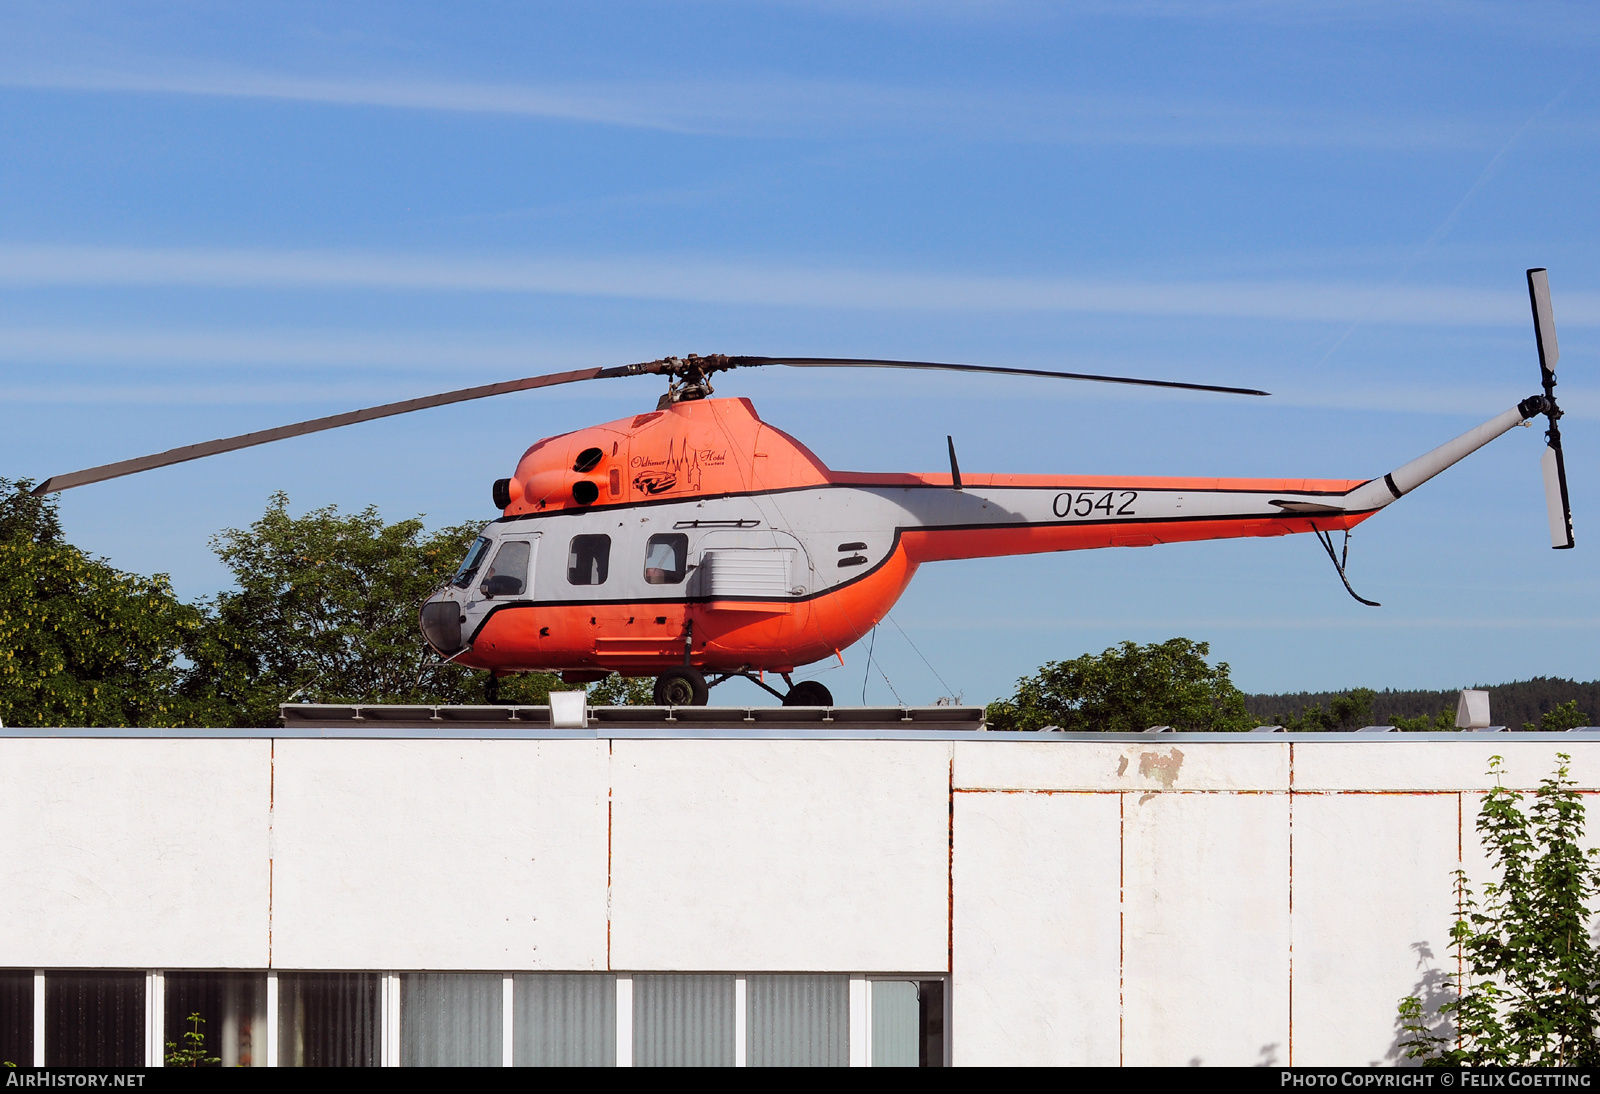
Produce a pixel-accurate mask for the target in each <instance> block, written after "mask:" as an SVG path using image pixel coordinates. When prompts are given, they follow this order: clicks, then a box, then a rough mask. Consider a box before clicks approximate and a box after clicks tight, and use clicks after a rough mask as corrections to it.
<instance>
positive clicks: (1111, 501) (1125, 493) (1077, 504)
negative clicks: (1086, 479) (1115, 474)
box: [1051, 490, 1139, 517]
mask: <svg viewBox="0 0 1600 1094" xmlns="http://www.w3.org/2000/svg"><path fill="white" fill-rule="evenodd" d="M1138 497H1139V492H1138V491H1137V490H1068V491H1064V492H1063V493H1060V494H1057V495H1056V499H1055V502H1054V503H1053V505H1052V506H1051V508H1052V509H1053V510H1054V511H1055V514H1056V516H1058V517H1092V516H1103V517H1131V516H1134V515H1135V514H1134V511H1133V503H1134V501H1136V500H1137V499H1138Z"/></svg>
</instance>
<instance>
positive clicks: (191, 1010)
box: [161, 972, 267, 1067]
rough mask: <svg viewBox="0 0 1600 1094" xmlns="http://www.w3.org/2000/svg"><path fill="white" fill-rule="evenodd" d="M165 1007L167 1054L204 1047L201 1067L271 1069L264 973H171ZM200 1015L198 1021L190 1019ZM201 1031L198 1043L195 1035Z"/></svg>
mask: <svg viewBox="0 0 1600 1094" xmlns="http://www.w3.org/2000/svg"><path fill="white" fill-rule="evenodd" d="M165 993H166V1005H165V1007H164V1008H163V1011H164V1014H163V1025H162V1031H163V1032H162V1037H161V1044H162V1052H163V1054H164V1056H165V1057H166V1059H167V1066H169V1067H171V1066H175V1062H174V1061H173V1059H172V1056H173V1054H174V1052H184V1051H186V1050H190V1049H196V1048H198V1049H201V1050H202V1053H201V1056H202V1059H203V1060H215V1061H216V1062H215V1063H206V1062H200V1063H196V1064H193V1065H187V1066H195V1067H266V1066H267V1057H266V1052H267V974H266V973H260V972H169V973H167V975H166V986H165ZM193 1014H198V1015H199V1016H200V1019H201V1021H200V1022H199V1023H195V1022H193V1021H192V1020H191V1019H190V1015H193ZM195 1032H198V1033H199V1034H200V1036H201V1038H203V1039H202V1040H201V1041H199V1042H196V1041H195V1040H193V1039H192V1038H191V1037H190V1036H188V1035H189V1034H192V1033H195Z"/></svg>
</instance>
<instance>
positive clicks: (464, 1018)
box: [400, 551, 505, 1067]
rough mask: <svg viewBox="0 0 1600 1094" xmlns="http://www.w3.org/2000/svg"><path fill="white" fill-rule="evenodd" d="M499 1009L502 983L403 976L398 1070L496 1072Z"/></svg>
mask: <svg viewBox="0 0 1600 1094" xmlns="http://www.w3.org/2000/svg"><path fill="white" fill-rule="evenodd" d="M501 553H502V554H503V553H504V552H503V551H502V552H501ZM504 1006H505V980H504V979H503V978H502V977H499V976H493V975H483V974H479V973H454V972H416V973H406V974H405V976H403V977H401V980H400V1064H401V1066H402V1067H499V1066H500V1053H501V1050H502V1049H503V1048H504V1047H505V1022H504V1019H503V1018H502V1017H501V1015H502V1012H503V1009H504Z"/></svg>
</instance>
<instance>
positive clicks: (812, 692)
mask: <svg viewBox="0 0 1600 1094" xmlns="http://www.w3.org/2000/svg"><path fill="white" fill-rule="evenodd" d="M783 705H784V706H786V707H831V706H833V692H831V691H829V690H828V689H827V688H825V687H823V686H822V685H821V684H819V683H817V681H815V680H802V681H800V682H799V683H798V684H796V685H795V686H794V687H792V688H790V689H789V694H788V695H785V696H784V697H783Z"/></svg>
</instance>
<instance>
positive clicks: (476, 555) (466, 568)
mask: <svg viewBox="0 0 1600 1094" xmlns="http://www.w3.org/2000/svg"><path fill="white" fill-rule="evenodd" d="M491 542H492V541H491V540H489V539H487V538H485V537H484V536H479V537H478V539H477V541H476V542H474V543H473V545H472V549H471V550H470V551H468V552H467V557H466V558H464V559H462V560H461V569H459V570H457V571H456V576H455V577H454V578H452V579H451V580H450V584H452V585H454V586H455V587H456V588H458V589H465V588H466V587H467V586H468V585H470V584H472V575H473V574H475V573H477V572H478V566H479V565H480V564H481V563H482V562H483V556H484V555H485V554H487V553H488V551H489V547H490V544H491Z"/></svg>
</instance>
